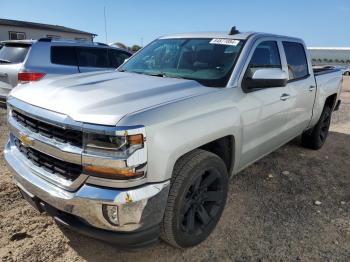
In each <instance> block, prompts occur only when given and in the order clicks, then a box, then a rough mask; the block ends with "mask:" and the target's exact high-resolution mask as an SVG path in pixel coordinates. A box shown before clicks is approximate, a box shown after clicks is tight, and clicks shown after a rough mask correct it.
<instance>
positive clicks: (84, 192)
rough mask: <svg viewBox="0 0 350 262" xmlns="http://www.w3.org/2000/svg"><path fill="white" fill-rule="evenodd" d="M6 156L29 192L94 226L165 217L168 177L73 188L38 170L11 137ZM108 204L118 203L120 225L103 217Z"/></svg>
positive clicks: (126, 227)
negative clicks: (128, 185)
mask: <svg viewBox="0 0 350 262" xmlns="http://www.w3.org/2000/svg"><path fill="white" fill-rule="evenodd" d="M4 156H5V160H6V162H7V164H8V166H9V168H10V169H11V171H12V172H13V175H14V181H15V183H16V184H17V185H18V187H20V188H21V189H22V190H23V191H25V192H26V193H27V194H28V195H29V196H31V197H33V196H36V197H37V198H39V199H40V200H41V201H44V202H45V203H47V204H49V205H51V206H52V207H54V208H56V209H58V210H61V211H63V212H66V213H69V214H72V215H74V216H77V217H79V218H82V219H83V220H85V221H86V222H87V223H88V224H90V225H91V226H94V227H97V228H100V229H106V230H113V231H120V232H128V231H135V230H139V229H144V228H148V227H151V226H154V225H157V224H159V223H160V222H161V220H162V217H163V213H164V209H165V205H166V202H167V197H168V192H169V184H170V182H169V181H166V182H162V183H157V184H148V185H145V186H141V187H137V188H133V189H125V188H123V189H115V188H104V187H99V186H93V185H89V184H86V183H84V184H83V185H82V186H81V187H80V188H79V189H77V190H76V191H75V192H71V191H67V190H65V189H63V188H60V187H57V186H55V185H54V184H52V183H50V182H48V181H47V180H45V179H43V178H41V177H40V176H38V175H37V174H35V172H34V170H33V169H31V167H30V166H28V164H27V163H26V158H25V157H24V156H23V155H21V153H20V152H19V151H18V149H17V148H16V147H15V146H13V145H11V142H10V141H9V142H8V143H7V145H6V148H5V150H4ZM106 204H107V205H116V206H118V220H119V224H118V226H114V225H112V224H111V223H109V222H108V221H107V219H106V218H105V217H104V214H103V210H102V205H106Z"/></svg>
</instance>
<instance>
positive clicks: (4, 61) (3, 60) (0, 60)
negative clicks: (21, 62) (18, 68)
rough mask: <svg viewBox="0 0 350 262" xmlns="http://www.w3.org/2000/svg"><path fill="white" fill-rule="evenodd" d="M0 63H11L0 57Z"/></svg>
mask: <svg viewBox="0 0 350 262" xmlns="http://www.w3.org/2000/svg"><path fill="white" fill-rule="evenodd" d="M0 62H1V63H6V64H11V61H9V60H6V59H0Z"/></svg>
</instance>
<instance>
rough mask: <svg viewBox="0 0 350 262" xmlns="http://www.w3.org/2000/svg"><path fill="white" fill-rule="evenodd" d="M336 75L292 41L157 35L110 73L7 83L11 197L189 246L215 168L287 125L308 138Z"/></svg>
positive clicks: (218, 199)
mask: <svg viewBox="0 0 350 262" xmlns="http://www.w3.org/2000/svg"><path fill="white" fill-rule="evenodd" d="M341 82H342V76H341V72H340V71H339V70H335V69H322V68H321V69H317V70H316V71H314V70H313V68H312V65H311V61H310V58H309V55H308V53H307V52H306V49H305V44H304V42H303V41H302V40H300V39H297V38H292V37H286V36H279V35H271V34H264V33H239V32H237V31H236V30H231V32H230V33H191V34H177V35H170V36H165V37H161V38H159V39H156V40H155V41H153V42H152V43H150V44H149V45H148V46H146V47H145V48H143V49H142V50H141V51H139V52H138V53H137V54H135V55H134V56H133V57H132V58H130V60H129V61H127V62H126V63H124V64H123V65H122V66H121V67H119V68H118V70H117V71H116V72H94V73H85V74H79V75H78V74H76V75H70V76H61V77H57V78H52V79H47V80H43V81H40V82H37V83H28V84H21V85H19V86H17V87H16V88H15V89H14V90H13V91H12V92H11V94H10V96H9V98H8V125H9V129H10V134H9V140H8V143H7V145H6V148H5V152H4V155H5V158H6V161H7V163H8V165H9V167H10V169H11V170H12V171H13V174H14V181H15V183H16V184H17V186H18V188H19V189H20V192H21V193H22V195H23V197H24V198H25V199H26V200H27V201H28V202H29V203H31V204H32V205H33V206H34V207H35V208H36V209H37V210H39V211H46V212H47V213H48V214H50V215H51V216H53V217H54V219H55V220H56V221H57V222H58V223H60V224H63V225H65V226H67V227H69V228H71V229H73V230H76V231H77V232H80V233H83V234H86V235H89V236H92V237H94V238H98V239H101V240H104V241H109V242H112V243H115V244H117V245H119V246H123V247H141V246H144V245H148V244H151V243H154V242H156V241H157V240H158V239H159V238H161V239H163V240H164V241H166V242H168V243H169V244H171V245H173V246H175V247H182V248H184V247H190V246H194V245H196V244H198V243H200V242H201V241H203V240H204V239H205V238H206V237H207V236H208V235H209V234H210V233H211V232H212V230H213V229H214V228H215V226H216V224H217V223H218V221H219V218H220V216H221V213H222V211H223V209H224V206H225V202H226V197H227V190H228V179H229V178H231V177H233V176H234V175H235V174H237V173H238V172H239V171H241V170H242V169H243V168H245V167H247V166H248V165H250V164H252V163H253V162H255V161H257V160H258V159H260V158H261V157H263V156H265V155H266V154H269V153H270V152H272V151H274V150H276V149H277V148H278V147H280V146H282V145H283V144H285V143H287V142H288V141H290V140H291V139H293V138H295V137H297V136H299V135H301V136H302V139H301V140H302V145H304V146H306V147H308V148H312V149H319V148H321V147H322V145H323V144H324V142H325V140H326V137H327V134H328V129H329V125H330V120H331V114H332V112H333V110H336V109H337V108H338V107H339V104H340V100H339V93H340V88H341Z"/></svg>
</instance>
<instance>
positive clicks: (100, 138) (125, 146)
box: [83, 128, 147, 179]
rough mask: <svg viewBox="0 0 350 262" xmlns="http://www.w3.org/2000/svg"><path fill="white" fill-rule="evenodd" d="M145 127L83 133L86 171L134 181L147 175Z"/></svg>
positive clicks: (104, 176)
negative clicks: (106, 132) (105, 132)
mask: <svg viewBox="0 0 350 262" xmlns="http://www.w3.org/2000/svg"><path fill="white" fill-rule="evenodd" d="M144 135H145V132H144V128H137V129H136V128H135V129H131V130H125V131H120V130H118V131H116V132H114V133H113V134H110V133H109V134H95V133H84V152H83V169H84V171H85V173H87V174H90V175H92V176H99V177H103V178H114V179H132V178H140V177H143V176H144V169H143V168H144V167H145V165H146V161H147V160H146V158H147V155H146V154H147V150H146V148H145V144H144V141H145V136H144Z"/></svg>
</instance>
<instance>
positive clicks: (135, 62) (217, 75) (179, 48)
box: [119, 38, 243, 87]
mask: <svg viewBox="0 0 350 262" xmlns="http://www.w3.org/2000/svg"><path fill="white" fill-rule="evenodd" d="M242 47H243V41H240V40H234V39H212V38H210V39H190V38H186V39H158V40H155V41H154V42H152V43H151V44H149V45H148V46H146V47H145V48H143V49H142V50H141V51H140V52H138V53H137V54H136V55H134V56H133V57H131V58H130V60H129V61H128V62H126V63H125V64H124V65H123V66H122V67H121V68H119V71H126V72H134V73H140V74H148V75H155V76H163V77H174V78H184V79H191V80H195V81H198V82H199V83H201V84H203V85H205V86H211V87H224V86H226V85H227V81H228V80H229V78H230V75H231V72H232V70H233V67H234V65H235V62H236V60H237V58H238V55H239V53H240V51H241V49H242Z"/></svg>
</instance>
